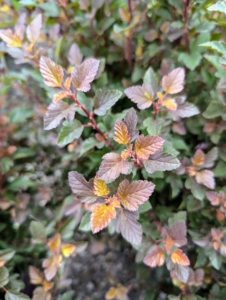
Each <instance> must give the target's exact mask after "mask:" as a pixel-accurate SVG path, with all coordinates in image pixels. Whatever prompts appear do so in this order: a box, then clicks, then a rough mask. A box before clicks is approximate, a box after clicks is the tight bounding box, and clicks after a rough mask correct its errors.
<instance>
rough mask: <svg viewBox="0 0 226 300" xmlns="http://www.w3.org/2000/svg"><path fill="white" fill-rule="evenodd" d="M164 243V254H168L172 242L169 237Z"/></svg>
mask: <svg viewBox="0 0 226 300" xmlns="http://www.w3.org/2000/svg"><path fill="white" fill-rule="evenodd" d="M164 242H165V248H166V252H167V253H170V252H171V248H172V246H173V245H174V241H173V240H172V239H171V237H170V236H167V237H166V239H165V241H164Z"/></svg>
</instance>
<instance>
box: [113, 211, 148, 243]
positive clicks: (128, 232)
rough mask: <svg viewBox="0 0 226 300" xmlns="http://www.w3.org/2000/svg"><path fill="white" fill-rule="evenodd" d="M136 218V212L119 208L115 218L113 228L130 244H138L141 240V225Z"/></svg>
mask: <svg viewBox="0 0 226 300" xmlns="http://www.w3.org/2000/svg"><path fill="white" fill-rule="evenodd" d="M137 219H138V213H137V212H132V211H128V210H126V209H121V210H120V211H119V212H118V214H117V217H116V220H115V230H116V232H118V233H121V234H122V236H123V237H124V238H125V239H126V240H127V241H128V242H130V243H131V244H132V245H137V246H139V245H140V244H141V241H142V227H141V224H140V223H139V222H138V221H137Z"/></svg>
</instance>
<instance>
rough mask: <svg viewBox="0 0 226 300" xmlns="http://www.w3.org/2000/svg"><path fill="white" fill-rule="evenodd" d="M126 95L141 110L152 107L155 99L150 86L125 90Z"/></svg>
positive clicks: (144, 85) (145, 85)
mask: <svg viewBox="0 0 226 300" xmlns="http://www.w3.org/2000/svg"><path fill="white" fill-rule="evenodd" d="M124 93H125V94H126V96H127V97H128V98H129V99H131V101H133V102H134V103H136V104H137V107H138V108H139V109H145V108H148V107H150V106H151V105H152V102H153V99H154V92H153V90H152V87H151V85H149V84H143V85H142V86H132V87H129V88H127V89H125V91H124Z"/></svg>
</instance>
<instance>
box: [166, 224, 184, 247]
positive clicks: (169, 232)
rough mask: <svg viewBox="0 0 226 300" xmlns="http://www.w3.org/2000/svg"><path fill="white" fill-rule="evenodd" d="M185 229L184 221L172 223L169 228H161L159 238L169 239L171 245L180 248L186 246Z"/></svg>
mask: <svg viewBox="0 0 226 300" xmlns="http://www.w3.org/2000/svg"><path fill="white" fill-rule="evenodd" d="M186 233H187V228H186V224H185V221H184V220H178V221H176V222H174V223H173V224H172V225H171V226H170V227H169V228H168V227H166V226H165V227H163V229H162V231H161V236H162V237H163V238H164V239H165V240H166V239H167V237H170V238H171V239H172V241H173V245H175V246H177V247H181V246H184V245H186V244H187V238H186Z"/></svg>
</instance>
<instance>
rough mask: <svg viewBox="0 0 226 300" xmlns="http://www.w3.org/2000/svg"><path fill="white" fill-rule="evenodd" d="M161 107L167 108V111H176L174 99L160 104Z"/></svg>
mask: <svg viewBox="0 0 226 300" xmlns="http://www.w3.org/2000/svg"><path fill="white" fill-rule="evenodd" d="M162 105H163V106H165V107H166V108H168V109H169V110H176V109H177V103H176V101H175V99H173V98H169V99H166V100H164V101H163V102H162Z"/></svg>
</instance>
